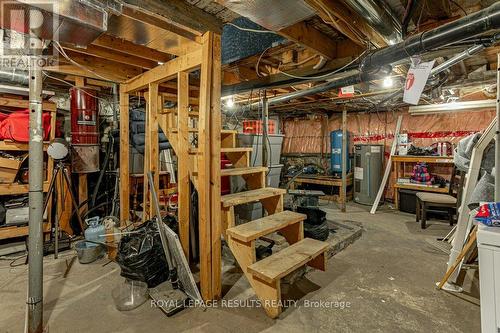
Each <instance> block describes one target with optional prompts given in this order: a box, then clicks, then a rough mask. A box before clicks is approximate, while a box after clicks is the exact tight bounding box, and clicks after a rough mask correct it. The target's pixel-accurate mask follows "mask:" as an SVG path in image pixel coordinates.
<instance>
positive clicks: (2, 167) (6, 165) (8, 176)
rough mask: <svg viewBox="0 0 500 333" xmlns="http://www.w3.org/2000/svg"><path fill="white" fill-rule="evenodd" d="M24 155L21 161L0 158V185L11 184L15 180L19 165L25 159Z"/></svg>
mask: <svg viewBox="0 0 500 333" xmlns="http://www.w3.org/2000/svg"><path fill="white" fill-rule="evenodd" d="M26 156H27V155H25V156H24V157H22V158H21V159H12V158H6V157H3V156H0V183H1V184H11V183H13V182H14V180H15V179H16V176H17V173H18V172H19V168H20V167H21V164H22V163H23V161H24V160H25V159H26Z"/></svg>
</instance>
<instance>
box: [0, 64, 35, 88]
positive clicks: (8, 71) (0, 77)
mask: <svg viewBox="0 0 500 333" xmlns="http://www.w3.org/2000/svg"><path fill="white" fill-rule="evenodd" d="M0 82H6V83H7V82H8V83H9V84H15V85H20V86H28V84H29V73H28V71H24V70H20V69H16V68H4V67H1V68H0Z"/></svg>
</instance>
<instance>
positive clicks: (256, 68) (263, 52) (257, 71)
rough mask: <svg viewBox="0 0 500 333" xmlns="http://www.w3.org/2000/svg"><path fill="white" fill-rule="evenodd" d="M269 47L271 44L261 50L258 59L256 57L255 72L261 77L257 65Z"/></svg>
mask: <svg viewBox="0 0 500 333" xmlns="http://www.w3.org/2000/svg"><path fill="white" fill-rule="evenodd" d="M270 48H271V46H268V47H267V48H266V49H265V50H264V51H262V53H261V54H260V56H259V59H257V63H256V64H255V72H256V73H257V76H258V77H262V75H260V71H259V65H260V61H261V60H262V56H263V55H264V54H265V53H266V52H267V50H269V49H270Z"/></svg>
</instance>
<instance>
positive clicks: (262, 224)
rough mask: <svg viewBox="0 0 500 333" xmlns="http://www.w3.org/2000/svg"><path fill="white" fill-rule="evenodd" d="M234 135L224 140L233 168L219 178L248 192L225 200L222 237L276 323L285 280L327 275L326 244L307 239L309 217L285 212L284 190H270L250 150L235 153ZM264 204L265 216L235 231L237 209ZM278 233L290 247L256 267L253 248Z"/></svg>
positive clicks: (224, 136) (239, 149) (264, 169)
mask: <svg viewBox="0 0 500 333" xmlns="http://www.w3.org/2000/svg"><path fill="white" fill-rule="evenodd" d="M236 135H237V133H236V131H227V132H224V133H222V134H221V147H222V148H221V151H222V152H224V153H225V154H226V156H227V158H228V159H229V160H230V161H231V163H232V164H233V166H234V168H232V169H223V170H222V171H221V176H241V177H243V179H244V180H245V181H246V184H247V188H248V190H247V191H243V192H238V193H231V194H227V195H223V196H222V197H221V212H222V214H221V222H222V234H223V236H224V238H225V239H226V241H227V243H228V245H229V248H230V249H231V251H232V253H233V255H234V257H235V258H236V260H237V261H238V264H239V265H240V267H241V269H242V271H243V273H244V274H245V276H246V278H247V279H248V281H249V283H250V285H251V286H252V288H253V289H254V291H255V294H256V295H257V297H258V298H259V299H260V301H261V304H262V307H263V308H264V310H265V311H266V314H267V315H268V316H269V317H271V318H276V317H278V316H279V314H280V313H281V312H282V310H283V309H282V304H283V303H282V302H281V279H282V278H283V277H285V276H286V275H288V274H290V273H292V272H293V271H295V270H297V269H299V268H300V267H302V266H304V265H308V266H310V267H314V268H316V269H319V270H322V271H324V270H325V269H326V255H325V253H326V251H327V249H328V244H327V243H325V242H321V241H317V240H314V239H309V238H304V227H303V221H304V219H306V217H307V216H306V215H304V214H299V213H296V212H291V211H284V210H283V195H284V194H285V193H286V190H284V189H279V188H271V187H266V172H267V171H268V168H267V167H250V153H251V152H252V148H244V147H237V146H236V145H237V140H236ZM257 201H259V202H261V203H262V206H263V207H264V209H265V211H266V213H267V216H264V217H262V218H259V219H257V220H253V221H250V222H247V223H243V224H240V225H238V226H236V225H235V217H234V207H235V206H238V205H242V204H246V203H252V202H257ZM273 232H279V233H280V234H281V235H283V237H285V239H286V241H287V242H288V244H290V246H289V247H287V248H285V249H283V250H281V251H279V252H277V253H273V254H272V255H271V256H269V257H267V258H264V259H262V260H259V261H257V258H256V252H255V242H256V240H257V239H259V237H262V236H265V235H268V234H271V233H273Z"/></svg>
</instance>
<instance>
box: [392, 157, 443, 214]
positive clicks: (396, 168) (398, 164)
mask: <svg viewBox="0 0 500 333" xmlns="http://www.w3.org/2000/svg"><path fill="white" fill-rule="evenodd" d="M391 159H392V164H393V172H392V179H393V184H394V185H393V188H394V205H395V207H396V209H399V189H406V190H414V191H420V192H434V193H448V191H449V188H448V187H434V186H425V185H416V184H411V183H410V184H406V183H405V184H402V183H398V179H399V178H401V177H402V176H403V177H404V175H405V164H406V163H412V164H415V163H419V162H425V163H427V164H429V165H432V164H437V165H445V166H451V165H453V157H451V156H409V155H406V156H399V155H394V156H392V158H391Z"/></svg>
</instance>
